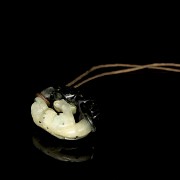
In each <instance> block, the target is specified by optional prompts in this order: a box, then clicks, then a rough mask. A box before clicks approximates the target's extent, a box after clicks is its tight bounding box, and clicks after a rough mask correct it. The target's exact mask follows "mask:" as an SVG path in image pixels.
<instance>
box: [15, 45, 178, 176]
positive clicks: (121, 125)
mask: <svg viewBox="0 0 180 180" xmlns="http://www.w3.org/2000/svg"><path fill="white" fill-rule="evenodd" d="M41 52H42V54H44V55H42V54H41V53H40V52H38V53H37V55H38V56H37V57H36V58H35V59H36V60H37V61H36V63H34V67H32V68H30V69H28V70H27V72H26V73H27V74H28V76H27V77H26V81H24V80H23V79H22V81H19V87H21V91H23V93H21V94H22V95H23V96H22V97H21V100H20V101H18V103H19V107H21V108H20V109H19V111H18V113H17V114H18V115H19V117H20V118H17V121H16V123H14V124H15V129H16V131H15V132H16V133H15V134H14V139H15V141H13V142H12V146H13V154H14V158H15V160H14V162H15V164H18V165H21V167H24V166H26V167H27V168H25V169H26V170H28V172H29V174H28V175H32V177H33V176H35V175H42V178H44V177H46V176H49V175H50V176H52V178H58V179H62V177H63V179H64V178H67V177H73V178H77V179H78V178H80V179H84V178H85V179H86V177H89V178H95V177H97V175H100V177H101V176H102V177H103V176H104V175H105V176H106V175H110V176H112V177H118V179H121V176H124V175H127V177H130V176H131V177H132V176H134V177H135V176H136V177H137V176H143V174H146V175H149V176H153V175H154V174H155V173H156V172H158V173H159V174H161V173H168V170H169V171H170V169H171V168H172V167H173V169H175V168H176V166H175V167H174V162H175V161H176V158H177V147H178V142H179V140H178V138H177V137H178V132H179V128H178V127H179V126H178V122H179V105H178V104H179V102H180V95H179V92H180V87H179V82H180V73H179V74H178V73H173V72H165V71H159V70H150V69H145V70H141V71H136V72H131V73H128V74H120V75H114V76H106V77H102V78H99V79H96V80H93V81H90V82H88V83H87V84H84V85H82V87H81V88H80V89H81V90H82V91H84V92H86V93H87V94H88V95H90V96H93V97H94V98H95V99H96V101H97V103H98V105H99V109H100V113H101V116H100V119H99V120H98V122H97V124H96V132H95V133H93V134H91V135H90V136H88V137H87V138H85V139H82V140H78V141H66V142H65V141H62V140H57V139H56V138H53V137H50V135H48V134H46V133H45V132H43V131H42V130H41V129H39V128H38V127H36V126H35V125H34V123H33V121H32V118H31V114H30V106H31V104H32V103H33V101H34V97H35V94H36V93H37V92H40V91H41V90H42V89H44V88H46V87H49V86H54V85H59V84H62V85H65V84H66V83H69V82H70V81H71V80H73V79H74V78H76V77H77V76H78V75H80V74H82V73H84V72H85V71H86V70H87V69H89V68H90V67H92V66H94V65H98V64H106V63H131V64H147V63H154V62H176V63H178V61H179V60H180V59H179V54H178V51H177V50H176V48H172V49H171V48H165V47H164V48H154V49H145V50H144V51H143V52H141V51H140V50H139V51H135V50H132V49H129V51H126V52H125V51H121V50H119V51H113V50H112V51H110V52H106V51H101V52H103V53H102V54H101V53H100V52H99V53H97V52H94V51H92V53H90V52H89V51H88V53H87V54H86V52H84V53H83V54H81V53H76V54H71V55H67V56H65V55H59V56H58V55H57V54H55V55H52V56H51V53H47V52H45V50H41ZM44 59H45V60H46V61H48V60H49V59H50V60H51V61H50V62H48V65H47V63H45V62H44V61H43V60H44ZM72 59H73V60H72ZM31 63H32V64H33V61H30V60H29V61H28V64H31ZM32 64H31V65H32ZM54 64H55V66H54ZM13 143H15V144H14V145H13ZM26 145H28V146H26ZM21 160H22V161H21ZM165 171H166V172H165Z"/></svg>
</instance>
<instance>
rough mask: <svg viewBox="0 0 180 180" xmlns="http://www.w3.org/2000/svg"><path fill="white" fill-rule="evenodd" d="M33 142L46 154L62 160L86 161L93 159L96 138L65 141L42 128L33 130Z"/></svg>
mask: <svg viewBox="0 0 180 180" xmlns="http://www.w3.org/2000/svg"><path fill="white" fill-rule="evenodd" d="M33 132H34V133H33V136H32V143H33V145H34V147H36V148H37V149H38V150H40V151H41V152H43V153H44V154H46V155H48V156H50V157H52V158H54V159H56V160H60V161H66V162H84V161H88V160H92V159H93V156H94V145H93V144H94V143H93V142H94V140H93V139H92V138H91V137H90V138H89V139H85V140H79V141H71V142H69V141H68V142H67V141H63V140H60V139H57V138H55V137H53V136H51V135H49V134H47V133H46V132H43V131H42V130H41V129H37V130H36V131H33Z"/></svg>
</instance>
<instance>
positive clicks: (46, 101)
mask: <svg viewBox="0 0 180 180" xmlns="http://www.w3.org/2000/svg"><path fill="white" fill-rule="evenodd" d="M36 96H37V97H40V98H42V99H43V100H44V101H45V103H46V104H47V105H48V106H49V105H50V102H49V101H48V100H47V99H46V98H45V97H44V96H43V95H42V94H41V93H36Z"/></svg>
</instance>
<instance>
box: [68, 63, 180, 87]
mask: <svg viewBox="0 0 180 180" xmlns="http://www.w3.org/2000/svg"><path fill="white" fill-rule="evenodd" d="M109 67H127V69H120V70H116V71H110V72H104V73H100V74H97V75H94V76H92V77H90V78H88V79H85V80H83V81H82V82H79V83H78V84H76V85H75V83H77V82H78V81H80V80H81V79H83V78H84V77H85V76H87V75H88V74H90V73H91V72H93V71H95V70H97V69H102V68H109ZM145 68H148V69H157V70H164V71H172V72H180V69H178V68H180V64H176V63H153V64H147V65H135V64H102V65H97V66H93V67H91V68H90V69H89V70H87V71H86V72H85V73H83V74H81V75H80V76H78V77H77V78H75V79H74V80H73V81H71V82H70V83H68V84H67V85H66V86H72V85H73V86H74V87H75V88H77V87H79V86H81V85H83V84H85V83H87V82H89V81H91V80H93V79H96V78H99V77H103V76H108V75H115V74H121V73H128V72H133V71H138V70H142V69H145Z"/></svg>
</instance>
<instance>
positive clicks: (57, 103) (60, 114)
mask: <svg viewBox="0 0 180 180" xmlns="http://www.w3.org/2000/svg"><path fill="white" fill-rule="evenodd" d="M31 116H32V119H33V121H34V123H35V124H36V125H37V126H38V127H40V128H42V129H43V130H45V131H46V132H48V133H50V134H51V135H53V136H55V137H57V138H59V139H65V140H78V139H81V138H84V137H86V136H87V135H88V134H90V133H91V132H95V131H96V127H95V125H94V121H96V120H97V119H98V117H99V111H98V110H97V104H96V103H95V101H94V100H93V99H91V98H87V97H85V96H84V95H82V93H80V91H79V90H77V88H72V87H66V86H65V87H57V88H55V87H48V88H46V89H44V90H43V91H41V92H40V93H37V94H36V97H35V99H34V102H33V104H32V105H31Z"/></svg>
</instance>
